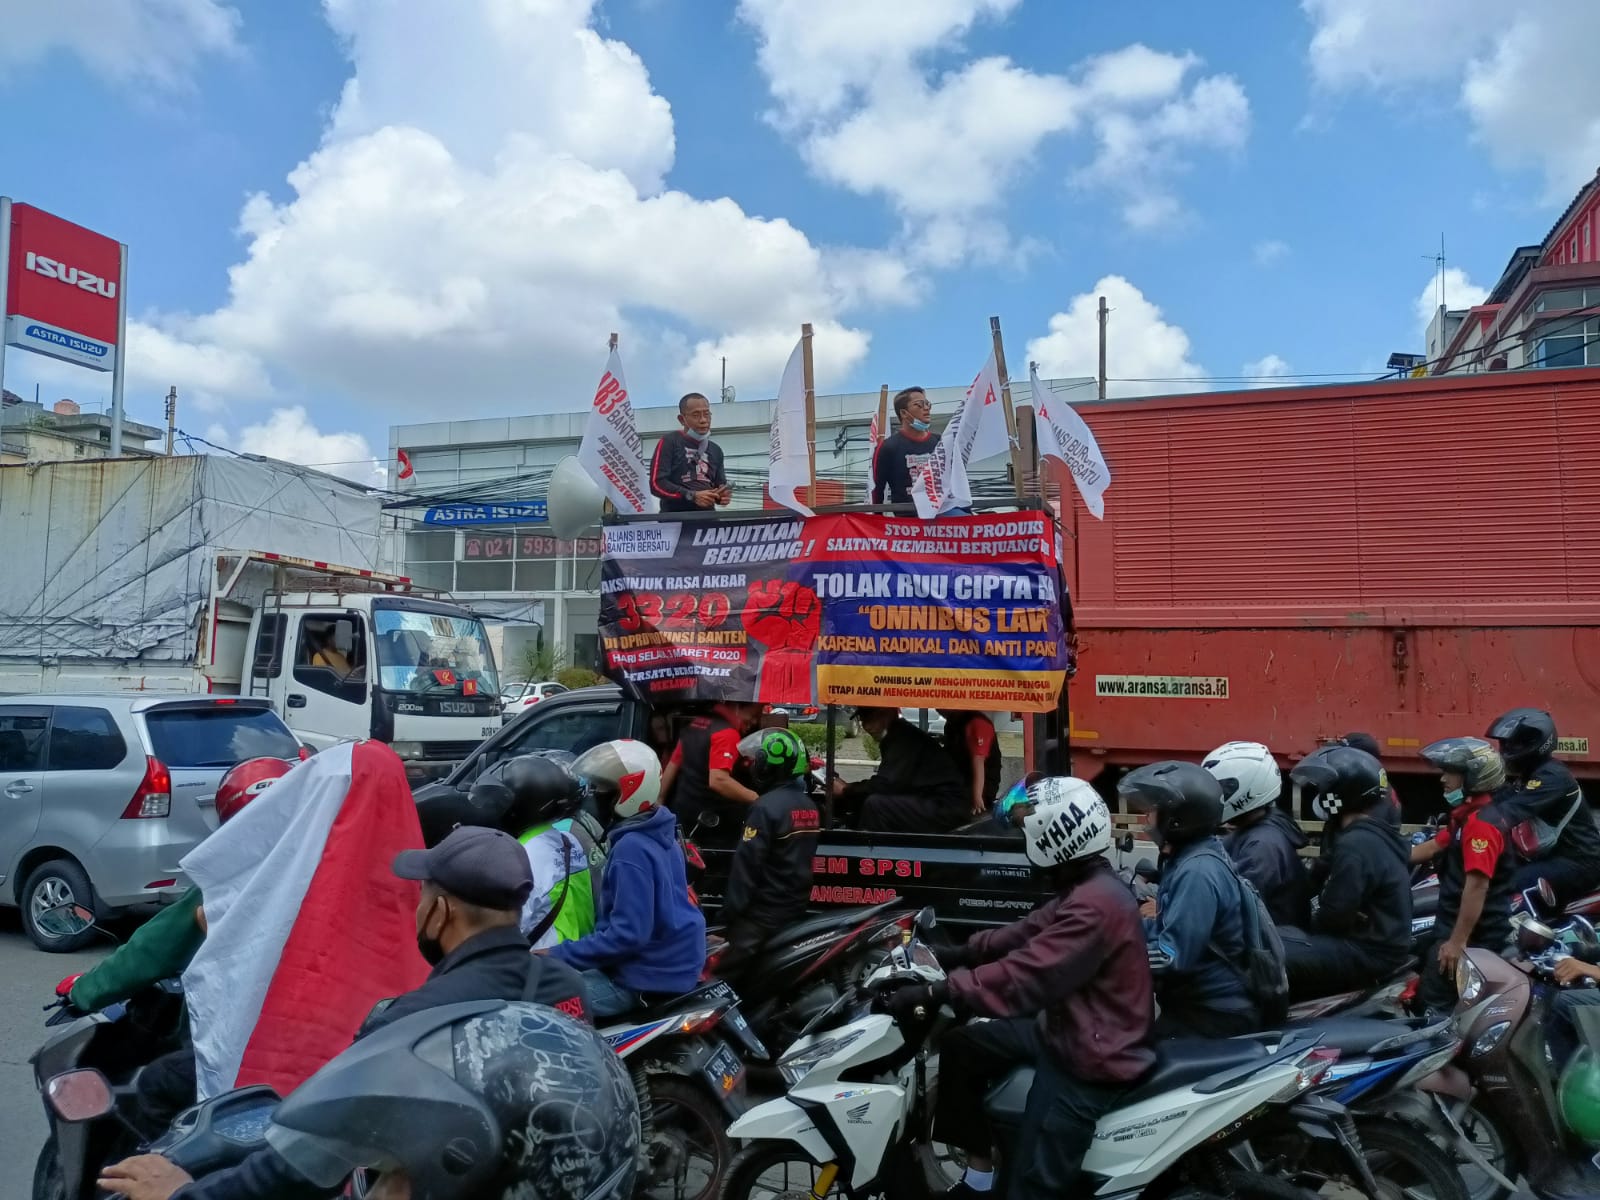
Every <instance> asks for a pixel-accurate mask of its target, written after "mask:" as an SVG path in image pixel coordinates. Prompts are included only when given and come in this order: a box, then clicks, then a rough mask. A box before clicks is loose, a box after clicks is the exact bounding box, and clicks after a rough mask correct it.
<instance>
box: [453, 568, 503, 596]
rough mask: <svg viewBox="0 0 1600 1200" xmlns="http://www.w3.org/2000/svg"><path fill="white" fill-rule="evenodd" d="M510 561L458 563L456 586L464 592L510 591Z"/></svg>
mask: <svg viewBox="0 0 1600 1200" xmlns="http://www.w3.org/2000/svg"><path fill="white" fill-rule="evenodd" d="M511 578H512V576H511V564H510V563H509V562H461V563H457V564H456V587H457V588H459V589H460V590H461V591H463V592H509V591H510V590H511Z"/></svg>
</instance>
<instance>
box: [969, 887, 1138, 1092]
mask: <svg viewBox="0 0 1600 1200" xmlns="http://www.w3.org/2000/svg"><path fill="white" fill-rule="evenodd" d="M967 945H968V948H969V949H970V950H971V951H972V953H973V954H974V956H975V957H976V960H977V961H978V962H979V963H980V964H981V965H979V966H976V967H973V968H971V969H970V970H967V969H961V970H957V971H954V972H952V973H951V975H950V983H949V988H950V997H951V998H952V999H953V1000H956V1001H958V1002H959V1003H961V1004H962V1005H964V1006H965V1007H967V1008H970V1009H973V1010H975V1011H976V1012H979V1013H981V1014H982V1015H984V1016H986V1017H1021V1016H1026V1015H1027V1014H1029V1013H1038V1014H1039V1020H1040V1023H1041V1024H1042V1025H1043V1027H1044V1038H1045V1042H1046V1044H1048V1045H1049V1046H1050V1047H1051V1048H1052V1049H1053V1050H1054V1051H1055V1052H1056V1055H1057V1057H1058V1058H1059V1059H1060V1061H1061V1063H1062V1064H1063V1065H1064V1066H1065V1067H1067V1069H1068V1070H1070V1071H1071V1072H1072V1074H1074V1075H1076V1076H1078V1077H1079V1078H1081V1079H1089V1080H1097V1081H1101V1082H1108V1083H1130V1082H1132V1081H1133V1080H1135V1079H1138V1078H1139V1077H1140V1076H1141V1075H1143V1074H1144V1073H1145V1072H1146V1071H1147V1070H1149V1068H1150V1067H1151V1065H1152V1064H1154V1062H1155V1060H1156V1058H1155V1051H1154V1050H1153V1049H1151V1040H1152V1039H1151V1036H1150V1027H1151V1025H1152V1024H1153V1023H1154V1021H1155V987H1154V985H1153V984H1152V982H1151V979H1150V959H1149V956H1148V954H1147V953H1146V951H1145V944H1144V926H1143V924H1142V923H1141V922H1140V920H1139V906H1138V904H1137V903H1136V902H1135V901H1134V898H1133V893H1132V892H1130V891H1129V890H1128V888H1127V885H1125V884H1124V883H1123V882H1122V881H1121V880H1120V879H1118V878H1117V876H1116V873H1115V872H1113V871H1112V869H1111V866H1110V864H1109V863H1107V862H1106V861H1105V860H1104V859H1101V860H1100V861H1099V862H1098V863H1096V864H1095V865H1093V866H1091V867H1090V868H1089V869H1088V871H1087V872H1086V873H1085V874H1084V875H1083V876H1081V877H1080V878H1079V879H1078V880H1077V882H1076V883H1074V884H1073V885H1072V886H1071V888H1070V889H1069V890H1067V891H1064V892H1062V893H1060V894H1059V895H1057V896H1056V897H1055V898H1054V899H1053V900H1050V901H1047V902H1046V903H1044V904H1042V905H1040V906H1039V907H1038V908H1036V909H1034V911H1033V912H1031V913H1029V914H1028V915H1027V916H1026V917H1024V918H1023V919H1022V920H1020V921H1015V922H1013V923H1012V924H1010V925H1006V926H1003V927H1002V928H1000V929H990V930H985V931H984V932H982V933H978V934H975V935H974V936H973V938H972V940H971V941H970V942H968V943H967Z"/></svg>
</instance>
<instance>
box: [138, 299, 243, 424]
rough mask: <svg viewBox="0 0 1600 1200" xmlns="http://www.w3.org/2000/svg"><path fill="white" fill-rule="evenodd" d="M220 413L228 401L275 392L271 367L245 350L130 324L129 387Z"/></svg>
mask: <svg viewBox="0 0 1600 1200" xmlns="http://www.w3.org/2000/svg"><path fill="white" fill-rule="evenodd" d="M174 386H176V387H177V388H178V402H179V404H181V405H183V406H184V407H185V408H187V407H188V405H190V404H194V405H195V406H196V407H197V408H199V409H200V410H201V411H202V412H214V411H216V410H217V409H219V408H220V407H222V405H223V403H224V402H225V401H226V400H227V399H230V398H232V399H246V400H248V399H256V398H259V397H262V396H266V395H267V394H269V393H270V392H271V391H272V385H271V383H270V382H269V381H268V379H267V372H266V368H265V367H263V366H262V364H261V362H260V360H259V359H257V358H255V357H254V356H253V355H251V354H248V353H245V352H243V351H239V350H234V349H229V348H227V347H224V346H219V345H216V344H214V343H207V342H193V341H188V340H185V339H184V338H183V337H182V336H174V335H173V334H170V333H168V332H166V331H165V330H163V329H160V328H158V327H156V326H154V325H149V324H146V323H145V322H143V321H129V322H128V387H129V388H130V389H133V390H135V391H137V390H140V389H143V390H146V391H153V392H159V393H160V394H162V395H165V394H166V390H167V388H169V387H174Z"/></svg>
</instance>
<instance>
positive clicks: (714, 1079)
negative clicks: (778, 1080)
mask: <svg viewBox="0 0 1600 1200" xmlns="http://www.w3.org/2000/svg"><path fill="white" fill-rule="evenodd" d="M600 1036H601V1037H603V1038H604V1039H605V1040H606V1042H607V1043H608V1044H609V1045H610V1046H611V1048H612V1049H613V1050H614V1051H616V1053H617V1054H618V1056H619V1057H621V1059H622V1060H623V1062H625V1063H626V1064H627V1066H628V1070H629V1072H630V1073H631V1074H632V1076H633V1084H634V1090H635V1092H636V1094H637V1096H638V1099H639V1120H640V1130H641V1138H640V1145H641V1148H642V1151H643V1154H644V1161H643V1163H642V1164H641V1167H642V1172H641V1176H640V1184H639V1189H638V1194H639V1195H641V1196H648V1197H654V1196H671V1197H673V1200H714V1198H715V1197H716V1196H717V1195H718V1194H719V1189H720V1188H721V1186H722V1182H723V1180H724V1178H725V1177H726V1175H727V1170H728V1164H729V1162H730V1161H731V1159H732V1158H733V1145H732V1143H731V1142H730V1141H729V1140H728V1124H729V1122H730V1121H734V1120H737V1119H738V1118H739V1117H740V1116H742V1115H743V1114H744V1112H745V1111H746V1109H747V1108H748V1102H747V1100H746V1067H745V1064H746V1062H747V1061H764V1060H765V1059H767V1058H768V1057H769V1055H768V1051H767V1048H766V1046H765V1045H764V1044H763V1043H762V1041H761V1039H760V1038H758V1037H757V1036H756V1035H755V1032H754V1031H753V1030H752V1029H751V1028H750V1025H749V1023H748V1022H747V1021H746V1020H745V1019H744V1017H743V1016H742V1015H741V1013H740V1011H739V997H738V996H737V995H736V994H735V993H734V990H733V988H732V987H731V986H729V985H728V984H726V983H723V982H720V981H715V982H712V983H710V984H707V985H706V986H704V987H700V988H697V989H696V990H695V991H693V992H690V993H688V994H686V995H683V996H676V997H673V998H671V999H669V1000H664V1001H661V1002H659V1003H656V1004H653V1005H650V1006H647V1007H645V1008H643V1009H640V1010H639V1011H637V1012H633V1013H629V1014H627V1015H626V1016H625V1017H623V1018H620V1019H618V1020H616V1021H615V1022H613V1023H610V1024H605V1025H602V1026H601V1028H600Z"/></svg>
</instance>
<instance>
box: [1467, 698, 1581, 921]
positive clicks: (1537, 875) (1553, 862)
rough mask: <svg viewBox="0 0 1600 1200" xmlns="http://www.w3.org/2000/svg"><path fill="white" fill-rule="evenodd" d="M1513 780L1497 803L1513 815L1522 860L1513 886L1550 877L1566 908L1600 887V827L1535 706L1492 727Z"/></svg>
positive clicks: (1547, 719) (1550, 723)
mask: <svg viewBox="0 0 1600 1200" xmlns="http://www.w3.org/2000/svg"><path fill="white" fill-rule="evenodd" d="M1488 736H1490V737H1492V738H1494V739H1496V740H1497V741H1498V742H1499V743H1500V757H1501V758H1503V759H1504V760H1505V764H1506V770H1507V773H1508V774H1509V776H1510V778H1509V779H1508V780H1507V781H1506V785H1505V787H1504V788H1502V789H1501V790H1500V792H1499V793H1498V794H1497V795H1496V796H1495V802H1496V803H1497V804H1499V805H1500V806H1501V807H1502V808H1504V809H1506V810H1507V811H1508V812H1510V813H1511V814H1512V817H1513V820H1514V825H1513V833H1514V835H1515V836H1514V841H1515V843H1516V847H1515V848H1516V850H1517V851H1518V852H1519V854H1520V855H1521V858H1522V860H1523V861H1522V865H1521V866H1519V867H1518V868H1517V872H1516V875H1515V877H1514V879H1513V880H1512V885H1511V886H1512V887H1513V888H1515V889H1516V890H1517V891H1519V892H1520V891H1524V890H1526V889H1528V888H1531V887H1536V886H1537V885H1538V883H1539V880H1541V879H1548V880H1549V881H1550V886H1551V887H1553V888H1554V889H1555V893H1556V899H1557V901H1559V902H1560V903H1561V904H1562V905H1566V904H1570V903H1571V902H1572V901H1574V900H1576V899H1578V898H1579V897H1580V896H1582V895H1584V894H1585V893H1587V892H1589V891H1591V890H1592V889H1594V888H1596V887H1600V828H1596V826H1595V821H1594V813H1593V811H1592V810H1591V809H1590V808H1589V805H1588V803H1587V802H1586V801H1585V800H1584V795H1583V789H1582V788H1580V787H1579V786H1578V781H1577V780H1576V779H1574V778H1573V776H1572V771H1571V770H1570V769H1569V768H1568V767H1567V764H1566V763H1564V762H1558V761H1557V760H1556V758H1555V757H1554V755H1555V752H1556V723H1555V720H1554V719H1553V718H1552V717H1551V716H1550V714H1549V713H1547V712H1545V711H1543V710H1542V709H1537V708H1514V709H1512V710H1511V711H1510V712H1508V713H1506V714H1505V716H1503V717H1501V718H1500V719H1499V720H1498V721H1496V722H1495V723H1494V724H1493V725H1491V726H1489V734H1488Z"/></svg>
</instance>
